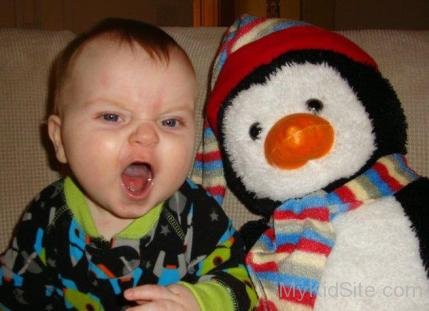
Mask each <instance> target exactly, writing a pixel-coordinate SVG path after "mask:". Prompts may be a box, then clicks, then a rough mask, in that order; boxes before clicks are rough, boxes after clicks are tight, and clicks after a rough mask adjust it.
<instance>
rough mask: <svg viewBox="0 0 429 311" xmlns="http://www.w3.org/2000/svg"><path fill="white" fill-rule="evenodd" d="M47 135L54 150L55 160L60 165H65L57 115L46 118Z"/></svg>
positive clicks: (59, 122)
mask: <svg viewBox="0 0 429 311" xmlns="http://www.w3.org/2000/svg"><path fill="white" fill-rule="evenodd" d="M48 134H49V138H50V139H51V141H52V144H53V145H54V149H55V155H56V157H57V160H58V161H59V162H61V163H67V158H66V155H65V153H64V147H63V140H62V135H61V118H60V117H59V116H57V115H50V116H49V118H48Z"/></svg>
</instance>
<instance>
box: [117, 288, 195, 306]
mask: <svg viewBox="0 0 429 311" xmlns="http://www.w3.org/2000/svg"><path fill="white" fill-rule="evenodd" d="M124 296H125V298H126V299H128V300H130V301H134V302H136V303H137V304H138V306H136V307H131V308H128V309H127V310H128V311H151V310H154V311H155V310H156V311H159V310H177V311H182V310H183V311H194V310H195V311H198V310H200V308H199V306H198V302H197V301H196V300H195V298H194V295H192V293H191V291H190V290H189V289H187V288H186V287H185V286H182V285H177V284H173V285H170V286H167V287H163V286H159V285H142V286H138V287H135V288H130V289H127V290H126V291H125V293H124Z"/></svg>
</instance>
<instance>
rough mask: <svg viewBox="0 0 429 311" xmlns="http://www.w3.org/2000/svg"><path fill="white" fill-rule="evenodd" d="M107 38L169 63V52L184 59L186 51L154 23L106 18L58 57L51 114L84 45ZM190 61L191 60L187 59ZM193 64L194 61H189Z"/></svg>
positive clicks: (70, 44) (55, 110) (82, 34)
mask: <svg viewBox="0 0 429 311" xmlns="http://www.w3.org/2000/svg"><path fill="white" fill-rule="evenodd" d="M97 38H106V39H108V40H112V41H113V42H117V43H119V44H123V43H125V44H128V45H129V46H130V47H131V48H132V47H133V44H135V43H137V44H138V45H139V46H140V47H142V48H143V49H144V50H145V51H146V52H147V53H148V54H149V56H150V57H152V58H153V59H157V60H159V61H163V62H165V63H167V64H168V61H169V56H170V51H171V50H172V49H177V50H178V51H180V52H182V53H183V54H184V55H185V56H186V53H185V51H184V50H183V49H182V48H181V47H180V46H179V44H178V43H177V42H176V41H175V40H174V39H173V38H172V37H171V36H170V35H169V34H167V33H166V32H164V31H163V30H162V29H160V28H158V27H156V26H153V25H151V24H148V23H145V22H142V21H137V20H131V19H124V18H106V19H103V20H101V21H100V22H99V23H97V24H96V25H95V26H94V27H93V28H91V29H90V30H89V31H87V32H84V33H81V34H80V35H78V36H76V37H75V38H74V39H73V40H72V41H71V42H70V43H69V44H68V45H67V46H66V47H65V48H64V50H63V51H62V52H61V53H60V54H59V56H58V57H57V59H56V61H55V63H54V66H53V72H52V74H53V76H52V80H51V88H52V89H51V109H50V110H51V111H49V114H56V115H59V114H60V112H61V111H60V110H61V109H60V107H59V106H60V105H59V104H58V95H59V94H60V93H61V91H62V89H63V87H64V84H65V82H66V80H67V77H68V74H69V72H70V68H71V67H72V66H73V64H72V63H73V60H74V59H75V57H76V56H77V55H78V54H79V53H80V52H81V51H82V50H83V48H84V46H85V45H86V44H87V43H89V42H91V41H93V40H95V39H97ZM186 58H187V59H188V60H189V58H188V57H187V56H186ZM189 63H190V64H191V61H190V60H189ZM191 67H192V65H191Z"/></svg>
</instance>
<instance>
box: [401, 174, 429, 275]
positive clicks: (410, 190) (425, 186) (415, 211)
mask: <svg viewBox="0 0 429 311" xmlns="http://www.w3.org/2000/svg"><path fill="white" fill-rule="evenodd" d="M395 197H396V199H397V200H398V202H400V203H401V205H402V207H403V209H404V211H405V213H406V214H407V216H408V217H409V219H410V220H411V223H412V229H413V230H414V232H415V233H416V237H417V238H418V240H419V245H420V256H421V258H422V260H423V264H424V267H425V270H426V273H427V275H428V278H429V230H428V228H429V179H428V178H426V177H420V178H418V179H417V180H415V181H414V182H412V183H410V184H409V185H407V186H406V187H404V188H403V189H401V191H399V192H398V193H396V194H395Z"/></svg>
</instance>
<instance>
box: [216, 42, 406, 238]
mask: <svg viewBox="0 0 429 311" xmlns="http://www.w3.org/2000/svg"><path fill="white" fill-rule="evenodd" d="M293 64H315V65H320V64H326V65H328V66H330V67H332V68H334V69H335V70H336V71H337V72H338V73H339V75H340V76H341V77H342V78H343V79H344V80H345V81H346V82H347V83H348V84H349V85H350V87H351V88H352V90H353V92H355V94H356V97H357V98H358V99H359V100H360V101H361V102H362V103H364V105H363V106H364V109H365V110H366V111H367V113H368V115H369V119H370V121H371V125H372V126H373V132H374V133H375V142H374V144H375V146H376V150H375V151H374V152H373V154H372V155H371V156H370V157H368V159H367V161H366V163H365V164H364V165H362V167H361V169H360V170H357V171H356V172H355V174H353V175H350V176H347V177H344V178H339V179H337V180H335V181H332V182H331V183H329V184H327V185H325V186H324V187H323V189H324V190H326V191H330V190H332V189H335V188H337V187H338V186H339V185H342V184H344V183H345V182H347V181H348V180H350V179H352V178H354V177H355V176H357V175H359V174H361V173H362V172H363V171H365V170H366V169H368V168H369V167H370V166H371V165H372V164H373V163H374V162H375V161H376V160H377V159H378V158H380V157H381V156H383V155H387V154H391V153H394V152H398V153H406V147H405V145H406V128H407V126H406V121H405V116H404V113H403V110H402V108H401V105H400V102H399V100H398V98H397V96H396V93H395V92H394V90H393V88H392V86H391V85H390V83H389V82H388V81H387V80H386V79H384V78H383V77H382V76H381V74H380V73H379V72H377V71H375V70H374V69H373V68H371V67H370V66H367V65H363V64H360V63H356V62H352V61H350V59H348V58H347V57H345V56H343V55H341V54H338V53H335V52H330V51H319V50H306V51H299V52H289V53H286V54H284V55H282V56H280V57H278V58H277V59H275V60H274V61H273V62H272V63H270V64H267V65H262V66H260V67H258V68H257V69H256V70H255V71H253V72H252V73H251V74H250V75H249V76H247V77H245V78H244V79H243V80H242V81H241V82H240V83H239V84H238V85H237V86H236V87H235V88H234V89H233V91H232V92H231V93H230V94H229V96H228V97H227V99H226V101H225V104H224V105H223V107H222V109H221V111H220V116H219V119H218V122H219V124H218V128H219V129H220V135H219V136H220V148H221V152H222V155H223V156H222V158H223V161H224V170H225V176H226V181H227V184H228V187H229V188H230V189H231V190H232V191H233V192H234V194H235V195H236V196H237V197H238V199H239V200H240V201H241V202H242V203H243V204H244V205H245V206H246V207H247V208H248V209H249V210H250V211H251V212H252V213H255V214H257V215H261V216H263V219H265V220H268V219H269V216H270V215H271V213H272V211H273V210H274V208H275V207H277V206H278V205H279V204H280V202H281V201H280V200H275V199H274V200H273V199H271V198H269V197H258V196H257V195H256V194H255V193H254V192H252V191H249V190H248V189H247V188H246V187H245V186H244V185H243V182H242V179H241V177H239V176H237V173H236V172H235V171H234V169H233V168H232V163H231V158H230V156H229V154H228V152H227V150H226V148H227V147H226V146H225V112H226V111H227V110H228V107H229V106H231V105H232V103H234V102H235V100H236V99H237V96H239V95H240V94H241V93H242V92H244V91H246V90H250V89H252V88H255V87H257V86H258V85H266V84H269V83H270V82H271V81H270V77H271V76H272V75H275V74H276V72H277V71H278V70H279V68H281V67H282V66H288V65H293ZM265 104H267V103H265ZM268 105H269V104H268ZM386 123H389V126H385V124H386ZM283 186H284V187H285V188H287V187H288V184H286V185H283ZM263 221H264V220H260V221H259V222H258V223H257V224H255V227H253V225H252V224H246V225H245V226H244V227H243V233H244V234H243V236H244V237H245V238H246V240H248V246H251V245H252V244H253V243H252V242H254V238H253V237H255V238H256V237H258V236H259V235H260V233H262V231H263V230H264V228H266V226H265V225H262V224H261V223H263ZM249 235H252V236H253V237H252V238H249Z"/></svg>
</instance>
